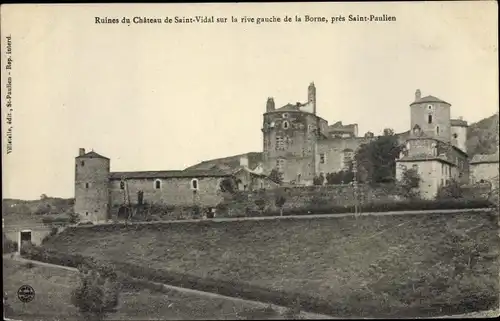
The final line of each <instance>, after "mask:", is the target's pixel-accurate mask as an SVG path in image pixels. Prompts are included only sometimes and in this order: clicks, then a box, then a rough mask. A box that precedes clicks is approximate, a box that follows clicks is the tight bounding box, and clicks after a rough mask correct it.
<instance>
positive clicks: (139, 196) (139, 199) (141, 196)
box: [137, 191, 144, 205]
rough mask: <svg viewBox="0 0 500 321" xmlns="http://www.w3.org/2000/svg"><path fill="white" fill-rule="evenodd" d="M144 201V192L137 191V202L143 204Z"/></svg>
mask: <svg viewBox="0 0 500 321" xmlns="http://www.w3.org/2000/svg"><path fill="white" fill-rule="evenodd" d="M143 202H144V192H143V191H138V192H137V204H139V205H142V204H143Z"/></svg>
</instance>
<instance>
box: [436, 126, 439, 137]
mask: <svg viewBox="0 0 500 321" xmlns="http://www.w3.org/2000/svg"><path fill="white" fill-rule="evenodd" d="M436 133H437V134H438V135H439V126H437V127H436Z"/></svg>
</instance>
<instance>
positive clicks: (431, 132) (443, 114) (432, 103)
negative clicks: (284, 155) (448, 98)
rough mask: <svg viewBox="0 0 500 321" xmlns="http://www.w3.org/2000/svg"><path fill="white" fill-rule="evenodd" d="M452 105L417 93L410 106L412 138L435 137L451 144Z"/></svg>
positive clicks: (418, 91)
mask: <svg viewBox="0 0 500 321" xmlns="http://www.w3.org/2000/svg"><path fill="white" fill-rule="evenodd" d="M450 107H451V104H449V103H447V102H445V101H443V100H441V99H439V98H437V97H434V96H425V97H422V95H421V92H420V90H418V89H417V91H416V92H415V101H414V102H413V103H411V104H410V108H411V124H410V126H411V127H410V129H411V133H412V136H413V137H415V136H425V137H433V138H436V139H439V140H441V141H444V142H447V143H450V142H451V124H450V115H451V108H450Z"/></svg>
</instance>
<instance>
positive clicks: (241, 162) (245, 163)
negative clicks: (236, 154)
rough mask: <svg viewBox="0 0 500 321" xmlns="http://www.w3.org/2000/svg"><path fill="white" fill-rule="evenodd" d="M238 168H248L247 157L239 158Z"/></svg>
mask: <svg viewBox="0 0 500 321" xmlns="http://www.w3.org/2000/svg"><path fill="white" fill-rule="evenodd" d="M240 166H241V167H248V157H247V156H241V157H240Z"/></svg>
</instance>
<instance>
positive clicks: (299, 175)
mask: <svg viewBox="0 0 500 321" xmlns="http://www.w3.org/2000/svg"><path fill="white" fill-rule="evenodd" d="M301 176H302V175H301V174H297V182H300V178H301Z"/></svg>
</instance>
